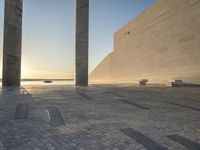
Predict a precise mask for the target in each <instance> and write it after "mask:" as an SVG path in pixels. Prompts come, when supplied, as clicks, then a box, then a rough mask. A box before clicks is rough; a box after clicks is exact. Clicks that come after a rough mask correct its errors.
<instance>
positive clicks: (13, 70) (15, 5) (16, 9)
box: [2, 0, 23, 86]
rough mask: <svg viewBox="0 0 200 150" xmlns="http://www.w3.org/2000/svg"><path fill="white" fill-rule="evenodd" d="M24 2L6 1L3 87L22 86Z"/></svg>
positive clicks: (18, 0)
mask: <svg viewBox="0 0 200 150" xmlns="http://www.w3.org/2000/svg"><path fill="white" fill-rule="evenodd" d="M22 5H23V0H5V14H4V15H5V16H4V46H3V82H2V83H3V86H20V80H21V41H22Z"/></svg>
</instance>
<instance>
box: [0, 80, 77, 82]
mask: <svg viewBox="0 0 200 150" xmlns="http://www.w3.org/2000/svg"><path fill="white" fill-rule="evenodd" d="M45 80H50V81H74V79H22V80H21V81H45ZM1 81H2V79H0V82H1Z"/></svg>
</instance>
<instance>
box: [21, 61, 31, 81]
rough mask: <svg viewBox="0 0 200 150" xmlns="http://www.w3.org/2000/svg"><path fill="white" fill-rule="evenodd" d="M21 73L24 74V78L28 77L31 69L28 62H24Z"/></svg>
mask: <svg viewBox="0 0 200 150" xmlns="http://www.w3.org/2000/svg"><path fill="white" fill-rule="evenodd" d="M21 74H22V78H27V77H28V76H29V69H28V66H27V65H26V64H22V67H21Z"/></svg>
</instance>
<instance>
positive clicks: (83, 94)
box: [78, 92, 93, 100]
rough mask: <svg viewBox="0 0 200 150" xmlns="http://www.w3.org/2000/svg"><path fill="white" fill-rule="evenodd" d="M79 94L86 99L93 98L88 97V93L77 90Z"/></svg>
mask: <svg viewBox="0 0 200 150" xmlns="http://www.w3.org/2000/svg"><path fill="white" fill-rule="evenodd" d="M78 94H79V95H81V96H82V97H84V98H86V99H87V100H92V99H93V98H92V97H90V96H89V95H87V94H85V93H81V92H78Z"/></svg>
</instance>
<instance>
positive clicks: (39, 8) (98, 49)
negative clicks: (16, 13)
mask: <svg viewBox="0 0 200 150" xmlns="http://www.w3.org/2000/svg"><path fill="white" fill-rule="evenodd" d="M155 1H156V0H90V25H89V26H90V29H89V32H90V33H89V72H91V71H92V70H93V69H94V68H95V67H96V66H97V65H98V64H99V63H100V62H101V61H102V60H103V59H104V58H105V57H106V56H107V55H108V54H109V53H110V52H112V51H113V40H114V33H115V32H116V31H117V30H119V29H120V28H121V27H123V26H124V25H125V24H126V23H127V22H128V21H130V20H131V19H133V18H135V17H136V16H138V15H139V14H140V13H141V12H143V11H144V10H145V9H146V8H148V7H149V6H151V5H152V4H153V3H155ZM75 4H76V1H75V0H24V5H23V36H22V78H46V79H47V78H73V77H74V65H75V61H74V60H75V55H74V52H75ZM3 21H4V0H0V73H1V74H2V71H1V70H2V55H3V54H2V52H3Z"/></svg>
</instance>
